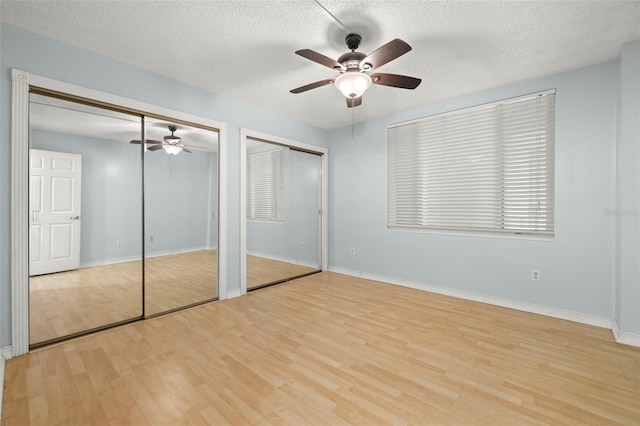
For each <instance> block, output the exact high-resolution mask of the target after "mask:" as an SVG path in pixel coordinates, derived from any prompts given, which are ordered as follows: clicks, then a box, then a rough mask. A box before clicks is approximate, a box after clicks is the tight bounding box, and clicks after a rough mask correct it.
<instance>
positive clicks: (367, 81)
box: [290, 33, 422, 108]
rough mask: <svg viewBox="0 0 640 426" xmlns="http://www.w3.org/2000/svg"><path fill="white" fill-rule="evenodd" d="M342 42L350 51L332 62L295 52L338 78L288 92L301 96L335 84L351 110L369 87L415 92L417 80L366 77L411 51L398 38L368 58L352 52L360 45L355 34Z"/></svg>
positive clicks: (306, 51)
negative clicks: (370, 72)
mask: <svg viewBox="0 0 640 426" xmlns="http://www.w3.org/2000/svg"><path fill="white" fill-rule="evenodd" d="M345 41H346V42H347V47H348V48H349V49H351V52H347V53H345V54H344V55H342V56H340V57H339V58H338V60H333V59H331V58H329V57H327V56H324V55H322V54H321V53H318V52H314V51H313V50H309V49H302V50H298V51H297V52H296V54H297V55H300V56H302V57H303V58H307V59H309V60H311V61H313V62H317V63H319V64H320V65H324V66H325V67H329V68H331V69H334V70H336V71H338V72H339V73H340V75H338V76H337V77H336V78H328V79H326V80H320V81H316V82H315V83H311V84H307V85H305V86H301V87H298V88H296V89H293V90H291V91H290V92H291V93H302V92H306V91H307V90H311V89H315V88H317V87H322V86H326V85H328V84H335V86H336V87H337V88H338V89H339V90H340V91H341V92H342V94H343V95H345V96H346V97H347V107H349V108H352V107H356V106H358V105H360V104H362V94H363V93H364V92H365V90H367V89H368V88H369V86H371V84H379V85H381V86H390V87H398V88H401V89H415V88H416V87H418V85H419V84H420V82H421V81H422V80H421V79H419V78H415V77H409V76H406V75H398V74H385V73H373V74H371V75H369V74H368V72H369V71H371V70H373V69H376V68H379V67H381V66H382V65H384V64H386V63H388V62H391V61H393V60H394V59H397V58H398V57H400V56H402V55H404V54H405V53H407V52H408V51H410V50H411V46H409V45H408V44H407V43H406V42H404V41H402V40H400V39H399V38H397V39H395V40H392V41H390V42H389V43H387V44H384V45H382V46H380V47H379V48H377V49H376V50H374V51H373V52H372V53H370V54H369V55H366V54H364V53H362V52H356V49H357V48H358V46H360V42H361V41H362V37H361V36H360V35H359V34H355V33H350V34H349V35H347V37H346V38H345Z"/></svg>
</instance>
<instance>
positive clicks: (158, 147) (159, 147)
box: [147, 145, 162, 151]
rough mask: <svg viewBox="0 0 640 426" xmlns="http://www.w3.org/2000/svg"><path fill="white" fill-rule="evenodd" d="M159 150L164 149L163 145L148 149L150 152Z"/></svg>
mask: <svg viewBox="0 0 640 426" xmlns="http://www.w3.org/2000/svg"><path fill="white" fill-rule="evenodd" d="M159 149H162V145H154V146H152V147H151V148H147V150H148V151H157V150H159Z"/></svg>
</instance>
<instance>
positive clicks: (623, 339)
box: [329, 266, 640, 346]
mask: <svg viewBox="0 0 640 426" xmlns="http://www.w3.org/2000/svg"><path fill="white" fill-rule="evenodd" d="M329 272H335V273H337V274H342V275H349V276H352V277H358V278H363V279H367V280H372V281H379V282H383V283H387V284H394V285H399V286H402V287H408V288H413V289H417V290H424V291H428V292H431V293H437V294H442V295H445V296H451V297H456V298H459V299H465V300H472V301H475V302H481V303H487V304H489V305H495V306H501V307H503V308H509V309H515V310H518V311H523V312H529V313H532V314H538V315H544V316H547V317H552V318H558V319H563V320H568V321H573V322H577V323H581V324H587V325H592V326H595V327H601V328H607V329H609V330H612V332H613V335H614V337H615V339H616V341H617V342H618V343H624V344H626V345H631V346H640V335H637V334H633V333H626V332H622V331H620V328H619V327H618V324H617V323H616V322H615V321H614V320H612V319H609V318H604V317H599V316H597V315H591V314H585V313H581V312H574V311H569V310H566V309H560V308H554V307H550V306H541V305H536V304H533V303H528V302H520V301H517V300H512V299H504V298H501V297H496V296H487V295H483V294H477V293H473V292H469V291H465V290H457V289H452V288H446V287H439V286H434V285H429V284H423V283H419V282H416V281H410V280H404V279H400V278H393V277H386V276H382V275H376V274H368V273H366V272H360V271H355V270H352V269H346V268H339V267H334V266H330V267H329Z"/></svg>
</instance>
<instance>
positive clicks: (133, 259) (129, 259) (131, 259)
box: [80, 246, 217, 268]
mask: <svg viewBox="0 0 640 426" xmlns="http://www.w3.org/2000/svg"><path fill="white" fill-rule="evenodd" d="M216 249H217V246H216V247H214V248H212V249H209V248H207V247H205V246H203V247H190V248H186V249H179V250H168V251H158V252H154V253H147V255H146V257H147V259H151V258H154V257H162V256H173V255H176V254H185V253H193V252H196V251H203V250H216ZM140 260H142V257H141V256H130V257H118V258H114V259H106V260H99V261H94V262H86V263H83V264H81V265H80V268H94V267H96V266H107V265H115V264H118V263H126V262H138V261H140Z"/></svg>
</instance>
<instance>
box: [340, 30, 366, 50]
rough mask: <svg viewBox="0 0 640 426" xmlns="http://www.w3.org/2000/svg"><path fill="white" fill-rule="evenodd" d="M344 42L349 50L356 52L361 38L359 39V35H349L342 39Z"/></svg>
mask: <svg viewBox="0 0 640 426" xmlns="http://www.w3.org/2000/svg"><path fill="white" fill-rule="evenodd" d="M344 41H346V42H347V47H348V48H349V49H351V50H356V49H357V48H358V46H360V42H361V41H362V37H360V34H355V33H351V34H349V35H348V36H347V37H346V38H345V39H344Z"/></svg>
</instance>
